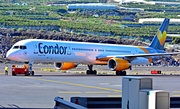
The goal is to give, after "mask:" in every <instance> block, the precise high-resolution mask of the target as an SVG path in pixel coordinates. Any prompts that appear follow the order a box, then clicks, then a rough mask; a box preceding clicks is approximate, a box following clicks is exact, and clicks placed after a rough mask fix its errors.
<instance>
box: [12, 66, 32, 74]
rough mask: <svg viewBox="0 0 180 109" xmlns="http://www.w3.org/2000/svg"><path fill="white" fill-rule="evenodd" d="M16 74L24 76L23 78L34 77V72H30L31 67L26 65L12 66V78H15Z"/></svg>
mask: <svg viewBox="0 0 180 109" xmlns="http://www.w3.org/2000/svg"><path fill="white" fill-rule="evenodd" d="M17 74H24V75H25V76H29V75H32V76H33V75H34V71H32V69H31V67H30V66H29V65H28V64H24V65H15V64H13V65H12V76H16V75H17Z"/></svg>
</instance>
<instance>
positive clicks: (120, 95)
mask: <svg viewBox="0 0 180 109" xmlns="http://www.w3.org/2000/svg"><path fill="white" fill-rule="evenodd" d="M107 96H108V97H122V95H120V94H119V95H107Z"/></svg>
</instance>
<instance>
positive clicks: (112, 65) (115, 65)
mask: <svg viewBox="0 0 180 109" xmlns="http://www.w3.org/2000/svg"><path fill="white" fill-rule="evenodd" d="M107 64H108V68H109V69H110V70H113V71H122V70H126V69H128V68H130V67H131V65H130V63H129V62H128V61H127V60H124V59H121V58H111V59H109V61H108V63H107Z"/></svg>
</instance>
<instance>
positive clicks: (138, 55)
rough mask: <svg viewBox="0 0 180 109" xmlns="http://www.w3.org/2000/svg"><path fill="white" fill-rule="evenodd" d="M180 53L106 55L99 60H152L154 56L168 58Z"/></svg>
mask: <svg viewBox="0 0 180 109" xmlns="http://www.w3.org/2000/svg"><path fill="white" fill-rule="evenodd" d="M178 54H180V52H171V53H149V54H130V55H106V56H105V55H104V56H97V57H96V59H97V60H101V61H108V60H109V59H110V58H125V59H129V60H131V59H134V58H136V57H145V58H151V57H152V56H167V55H178Z"/></svg>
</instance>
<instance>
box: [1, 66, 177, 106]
mask: <svg viewBox="0 0 180 109" xmlns="http://www.w3.org/2000/svg"><path fill="white" fill-rule="evenodd" d="M8 66H9V75H4V67H5V65H4V64H0V108H53V107H54V105H55V102H54V97H57V96H59V97H62V98H63V99H65V100H67V101H70V98H71V97H121V96H122V95H121V94H122V76H115V75H114V73H113V72H112V71H109V70H108V69H107V67H106V66H97V67H95V69H96V70H98V71H99V72H100V73H99V74H98V75H86V74H85V73H84V72H85V71H86V69H87V66H79V67H78V68H76V69H75V70H70V71H57V70H54V69H53V68H54V67H53V65H34V66H33V69H34V71H35V76H24V75H18V76H12V75H11V65H10V64H9V65H8ZM44 69H46V70H44ZM47 69H53V70H52V71H51V70H47ZM154 69H159V70H161V69H163V71H164V72H166V75H150V71H151V70H154ZM179 71H180V67H146V66H145V67H142V66H139V67H133V70H131V71H130V70H128V71H127V72H128V74H129V75H132V76H146V77H150V78H153V89H157V90H166V91H169V92H170V96H179V97H180V87H179V86H180V76H179ZM102 72H104V73H102ZM137 72H138V73H137ZM168 72H173V73H172V74H171V75H170V73H168Z"/></svg>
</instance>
